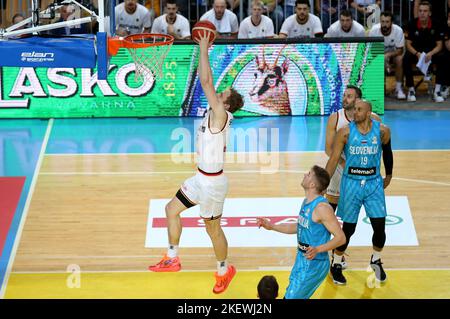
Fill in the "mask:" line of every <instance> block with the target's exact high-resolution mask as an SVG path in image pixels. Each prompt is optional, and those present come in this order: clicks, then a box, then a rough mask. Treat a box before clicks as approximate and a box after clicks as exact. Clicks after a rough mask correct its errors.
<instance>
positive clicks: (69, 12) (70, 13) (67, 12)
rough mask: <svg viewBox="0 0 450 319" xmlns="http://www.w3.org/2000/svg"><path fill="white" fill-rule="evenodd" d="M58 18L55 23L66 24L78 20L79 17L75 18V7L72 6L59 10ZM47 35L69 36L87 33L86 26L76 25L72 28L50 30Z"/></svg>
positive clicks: (65, 6)
mask: <svg viewBox="0 0 450 319" xmlns="http://www.w3.org/2000/svg"><path fill="white" fill-rule="evenodd" d="M59 14H60V18H59V19H58V20H57V21H56V22H66V21H70V20H74V19H77V18H80V16H77V14H76V12H75V6H74V5H71V4H69V5H64V6H62V7H61V8H60V9H59ZM49 33H50V34H51V35H59V36H64V35H70V34H86V33H89V31H88V29H87V26H86V24H84V23H83V24H78V25H74V26H70V27H69V26H66V27H61V28H58V29H53V30H50V31H49Z"/></svg>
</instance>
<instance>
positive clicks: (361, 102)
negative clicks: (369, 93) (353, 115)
mask: <svg viewBox="0 0 450 319" xmlns="http://www.w3.org/2000/svg"><path fill="white" fill-rule="evenodd" d="M357 105H360V106H361V107H362V108H365V109H367V110H368V111H370V112H372V103H370V102H369V101H367V100H365V99H356V102H355V106H357Z"/></svg>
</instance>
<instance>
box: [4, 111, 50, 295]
mask: <svg viewBox="0 0 450 319" xmlns="http://www.w3.org/2000/svg"><path fill="white" fill-rule="evenodd" d="M52 127H53V119H49V121H48V124H47V130H46V131H45V135H44V139H43V140H42V146H41V150H40V152H39V157H38V160H37V162H36V167H35V169H34V174H33V178H32V180H31V184H30V189H29V191H28V195H27V200H26V202H25V207H24V208H23V212H22V216H21V219H20V223H19V227H18V229H17V232H16V236H15V238H14V244H13V248H12V250H11V254H10V256H9V261H8V265H7V267H6V272H5V276H4V279H3V283H2V286H1V288H0V299H3V298H4V297H5V292H6V286H7V285H8V280H9V277H10V274H11V270H12V266H13V263H14V259H15V257H16V253H17V249H18V248H19V242H20V238H21V237H22V231H23V227H24V226H25V221H26V219H27V215H28V209H29V208H30V203H31V198H32V197H33V193H34V189H35V187H36V181H37V177H38V175H39V171H40V169H41V165H42V161H43V158H44V154H45V150H46V148H47V143H48V140H49V137H50V133H51V131H52Z"/></svg>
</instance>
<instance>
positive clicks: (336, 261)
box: [333, 254, 344, 265]
mask: <svg viewBox="0 0 450 319" xmlns="http://www.w3.org/2000/svg"><path fill="white" fill-rule="evenodd" d="M342 257H344V255H341V256H339V255H336V254H333V265H334V264H342Z"/></svg>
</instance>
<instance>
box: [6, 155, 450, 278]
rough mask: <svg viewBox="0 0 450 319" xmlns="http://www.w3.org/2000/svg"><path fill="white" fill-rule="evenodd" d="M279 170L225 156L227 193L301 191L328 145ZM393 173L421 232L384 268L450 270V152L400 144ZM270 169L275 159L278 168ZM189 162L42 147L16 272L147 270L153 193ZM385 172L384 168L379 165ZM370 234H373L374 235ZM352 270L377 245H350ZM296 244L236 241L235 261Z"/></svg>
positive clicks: (166, 190) (259, 259) (189, 262)
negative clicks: (240, 244) (72, 267)
mask: <svg viewBox="0 0 450 319" xmlns="http://www.w3.org/2000/svg"><path fill="white" fill-rule="evenodd" d="M274 155H276V156H274V157H273V158H272V164H273V165H274V167H279V170H278V171H277V172H275V173H271V174H268V173H264V174H262V173H260V169H264V168H265V169H267V168H268V167H269V165H268V164H258V163H255V161H251V160H250V158H248V157H247V161H246V163H236V156H237V155H236V154H229V156H230V158H229V159H230V163H228V164H227V165H226V174H227V176H228V178H229V185H230V189H229V193H228V198H233V197H241V198H242V197H244V198H245V197H269V196H270V197H292V196H303V191H302V190H301V189H300V180H301V178H302V176H303V173H302V172H303V171H306V170H308V169H309V168H310V167H311V166H312V165H314V164H320V165H324V164H325V163H326V158H325V156H324V154H323V153H322V152H307V153H277V154H274ZM394 161H395V162H394V179H393V181H392V183H391V185H390V187H389V188H388V189H387V192H386V195H390V196H393V195H406V196H408V199H409V204H410V208H411V212H412V215H413V219H414V224H415V228H416V232H417V236H418V240H419V246H416V247H387V248H386V249H385V251H384V253H383V261H384V263H385V267H386V268H388V269H389V268H391V269H403V268H407V269H419V268H433V269H439V268H449V263H448V261H449V256H450V233H449V231H448V230H449V229H450V212H449V209H448V207H449V206H448V200H449V199H450V172H449V170H448V163H449V162H450V151H398V152H394ZM272 168H273V167H272ZM194 169H195V166H194V164H192V163H187V164H175V163H174V162H173V158H171V156H170V154H153V155H131V154H129V155H114V154H111V155H46V156H45V157H44V160H43V164H42V167H41V171H40V174H39V176H38V179H37V184H36V188H35V191H34V193H33V197H32V201H31V205H30V208H29V211H28V216H27V219H26V222H25V225H24V229H23V233H22V237H21V240H20V245H19V248H18V251H17V255H16V258H15V260H14V265H13V273H14V272H51V271H58V272H59V271H61V272H64V271H65V270H66V268H67V266H68V265H69V264H78V265H79V266H80V267H81V269H82V270H84V271H113V270H117V271H145V270H146V269H147V266H148V265H149V264H151V263H153V262H155V261H157V260H158V259H159V258H160V256H161V254H162V253H163V252H164V250H163V249H147V248H145V247H144V242H145V234H146V225H147V214H148V203H149V199H151V198H153V199H158V198H170V197H172V196H173V195H174V194H175V192H176V191H177V190H178V188H179V186H180V184H181V183H182V182H183V181H184V179H186V178H187V177H189V176H192V175H193V172H194ZM383 172H384V170H383ZM368 236H371V234H368ZM347 253H348V254H349V257H348V261H349V263H350V266H351V268H353V269H357V268H360V269H365V268H366V267H367V262H368V258H369V257H370V253H371V249H370V248H369V247H350V248H349V249H348V251H347ZM295 254H296V250H295V247H292V248H270V249H265V248H230V251H229V260H230V262H232V263H234V264H235V265H236V266H237V268H238V269H241V270H245V269H248V270H250V269H258V267H291V266H292V264H293V261H294V257H295ZM180 255H181V258H182V260H183V266H184V269H187V270H208V269H211V270H213V269H215V265H216V264H215V257H214V254H213V250H212V248H202V249H199V248H185V247H182V248H181V250H180Z"/></svg>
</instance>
